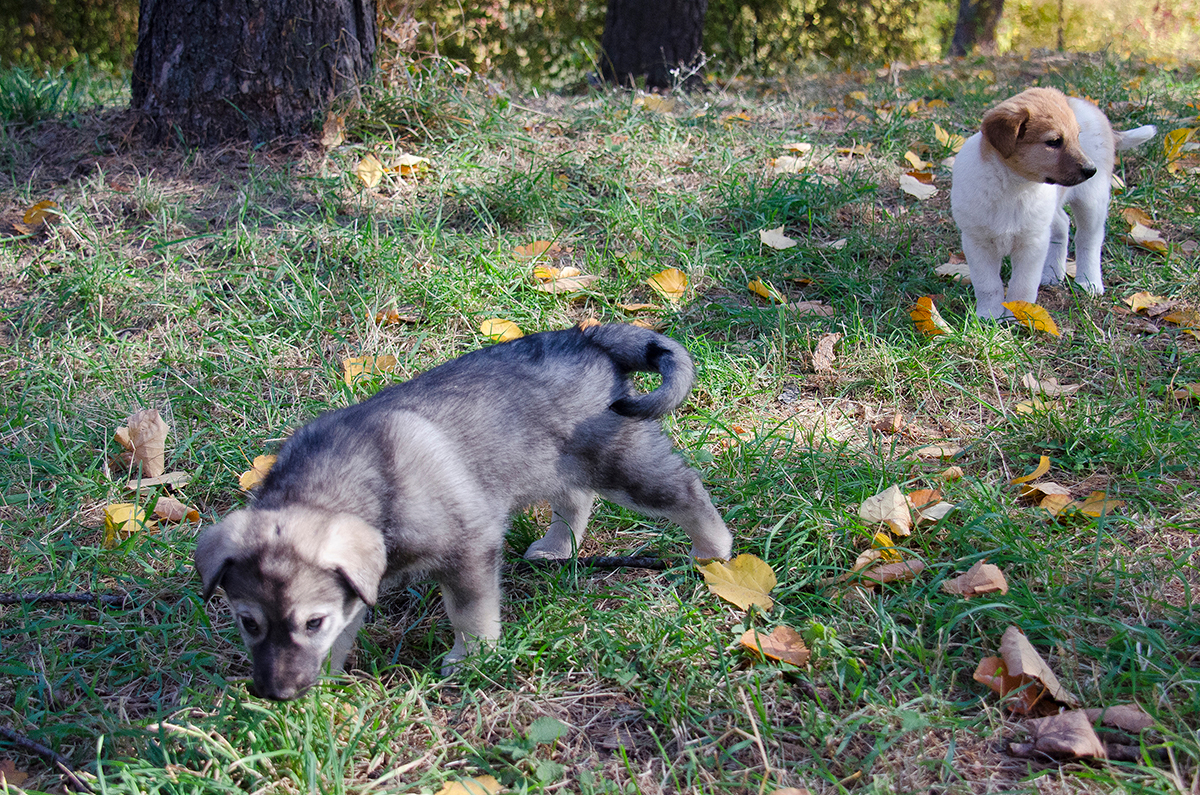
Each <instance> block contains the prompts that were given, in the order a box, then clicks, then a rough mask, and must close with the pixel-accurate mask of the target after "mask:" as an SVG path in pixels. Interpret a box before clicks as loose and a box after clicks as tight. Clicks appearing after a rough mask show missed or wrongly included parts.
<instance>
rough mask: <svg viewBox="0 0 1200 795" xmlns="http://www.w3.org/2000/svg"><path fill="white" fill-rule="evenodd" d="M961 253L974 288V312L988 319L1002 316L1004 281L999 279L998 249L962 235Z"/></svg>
mask: <svg viewBox="0 0 1200 795" xmlns="http://www.w3.org/2000/svg"><path fill="white" fill-rule="evenodd" d="M962 244H963V253H964V254H965V255H966V257H967V267H968V268H969V269H970V271H971V286H972V287H974V288H975V313H976V314H977V315H979V316H980V317H982V318H986V319H988V320H997V319H999V318H1002V317H1004V316H1005V315H1006V314H1007V313H1008V310H1006V309H1005V308H1004V306H1003V304H1004V282H1003V281H1002V280H1001V279H1000V251H999V250H998V249H997V248H996V247H995V246H994V245H990V244H987V243H980V242H978V241H976V240H975V239H974V238H971V237H968V236H967V235H965V234H964V235H963V239H962Z"/></svg>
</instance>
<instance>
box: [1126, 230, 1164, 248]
mask: <svg viewBox="0 0 1200 795" xmlns="http://www.w3.org/2000/svg"><path fill="white" fill-rule="evenodd" d="M1128 240H1129V242H1130V243H1132V244H1134V245H1135V246H1138V247H1139V248H1144V249H1146V250H1147V251H1153V252H1155V253H1158V254H1166V253H1167V241H1166V239H1164V238H1163V236H1162V233H1161V232H1159V231H1158V230H1157V229H1151V228H1150V227H1148V226H1143V225H1142V224H1134V225H1133V228H1132V229H1130V230H1129V238H1128Z"/></svg>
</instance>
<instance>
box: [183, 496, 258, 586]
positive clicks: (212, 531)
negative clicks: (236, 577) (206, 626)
mask: <svg viewBox="0 0 1200 795" xmlns="http://www.w3.org/2000/svg"><path fill="white" fill-rule="evenodd" d="M249 520H250V515H249V513H248V512H247V511H244V510H242V511H234V512H233V513H231V514H229V515H228V516H226V517H225V520H224V521H222V522H219V523H217V524H215V525H212V526H211V527H209V528H208V529H207V530H205V531H204V532H203V533H201V534H200V537H199V538H197V539H196V554H195V557H194V558H193V559H194V561H195V563H196V571H198V572H200V580H201V582H202V583H203V590H202V592H201V595H202V596H203V598H204V601H206V602H207V601H208V600H209V599H210V598H211V597H212V595H213V591H215V590H216V589H217V586H218V585H220V584H221V580H222V579H224V577H225V570H226V569H228V568H229V566H230V565H231V564H232V563H233V562H234V561H235V560H237V558H238V557H239V556H240V555H241V554H242V552H243V549H244V543H243V538H244V535H245V531H246V525H247V524H248V523H249Z"/></svg>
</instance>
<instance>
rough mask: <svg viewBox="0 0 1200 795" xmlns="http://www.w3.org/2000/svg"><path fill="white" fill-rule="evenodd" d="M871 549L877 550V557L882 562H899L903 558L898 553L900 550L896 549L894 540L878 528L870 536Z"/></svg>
mask: <svg viewBox="0 0 1200 795" xmlns="http://www.w3.org/2000/svg"><path fill="white" fill-rule="evenodd" d="M871 549H875V550H878V551H879V559H880V560H882V561H883V562H884V563H899V562H900V561H901V560H904V556H903V555H901V554H900V550H898V549H896V544H895V542H893V541H892V537H891V536H890V535H888V534H887V533H885V532H883V531H882V530H880V531H879V532H878V533H876V534H875V535H874V536H873V537H872V538H871Z"/></svg>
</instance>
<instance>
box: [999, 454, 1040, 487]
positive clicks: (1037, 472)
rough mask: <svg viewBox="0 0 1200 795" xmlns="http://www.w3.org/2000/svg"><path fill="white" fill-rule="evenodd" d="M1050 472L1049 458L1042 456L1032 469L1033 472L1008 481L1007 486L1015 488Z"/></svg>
mask: <svg viewBox="0 0 1200 795" xmlns="http://www.w3.org/2000/svg"><path fill="white" fill-rule="evenodd" d="M1049 471H1050V456H1048V455H1044V456H1042V457H1041V458H1039V459H1038V465H1037V466H1036V467H1034V468H1033V471H1032V472H1030V473H1029V474H1028V475H1022V476H1021V477H1019V478H1013V479H1012V480H1010V481H1008V485H1010V486H1017V485H1019V484H1021V483H1028V482H1029V481H1031V480H1037V479H1038V478H1040V477H1041V476H1042V475H1044V474H1046V473H1047V472H1049Z"/></svg>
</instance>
